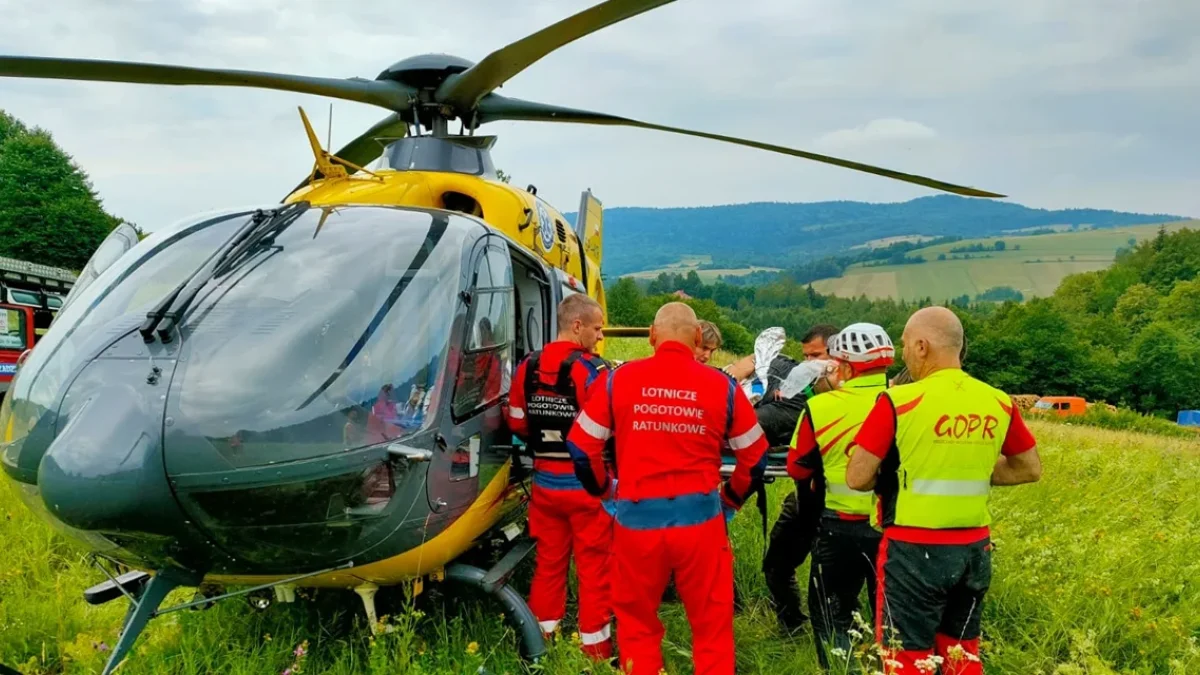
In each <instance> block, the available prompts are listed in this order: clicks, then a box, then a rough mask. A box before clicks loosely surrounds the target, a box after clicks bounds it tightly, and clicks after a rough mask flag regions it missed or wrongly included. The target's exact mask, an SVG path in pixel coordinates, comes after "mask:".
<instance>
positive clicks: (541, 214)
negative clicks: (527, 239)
mask: <svg viewBox="0 0 1200 675" xmlns="http://www.w3.org/2000/svg"><path fill="white" fill-rule="evenodd" d="M535 199H537V198H536V197H535ZM537 214H538V234H539V235H541V239H542V248H543V249H545V250H546V253H549V252H550V251H553V250H554V223H553V222H551V220H550V214H549V213H548V212H547V211H546V205H545V204H543V203H542V200H540V199H537Z"/></svg>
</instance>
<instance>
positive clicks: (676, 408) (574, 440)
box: [567, 302, 767, 675]
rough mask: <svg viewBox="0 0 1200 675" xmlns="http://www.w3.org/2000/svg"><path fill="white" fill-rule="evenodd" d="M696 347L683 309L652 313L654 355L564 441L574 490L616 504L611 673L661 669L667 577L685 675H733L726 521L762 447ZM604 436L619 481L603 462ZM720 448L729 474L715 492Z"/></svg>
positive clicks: (742, 399) (611, 381)
mask: <svg viewBox="0 0 1200 675" xmlns="http://www.w3.org/2000/svg"><path fill="white" fill-rule="evenodd" d="M701 339H702V338H701V333H700V326H699V324H698V323H697V321H696V314H695V313H694V312H693V311H692V309H691V308H690V307H688V306H687V305H685V304H683V303H678V302H672V303H668V304H666V305H663V307H662V308H661V309H659V310H658V314H657V315H656V316H655V317H654V325H653V326H652V327H651V329H650V344H651V345H652V346H653V347H654V356H652V357H650V358H647V359H640V360H637V361H631V362H629V363H626V364H624V365H622V366H621V367H620V368H619V369H617V370H614V371H612V372H611V373H610V374H609V376H608V379H607V380H606V382H605V386H604V387H603V388H597V389H596V390H595V391H593V392H592V393H591V395H590V396H589V397H588V400H587V403H586V404H585V405H584V408H583V412H582V413H581V414H580V415H579V418H578V419H577V420H576V421H575V425H574V426H573V427H572V428H571V433H570V435H569V436H568V438H567V445H568V447H569V448H570V452H571V456H572V458H573V459H574V461H575V473H576V475H577V476H578V477H579V480H580V482H581V483H582V484H583V486H584V488H586V489H587V491H588V492H590V493H591V494H593V495H597V496H604V497H605V498H613V499H615V513H616V526H615V527H614V534H613V576H612V577H611V581H612V584H613V609H614V610H615V612H616V616H617V631H618V633H619V641H620V649H621V664H622V665H623V666H624V668H625V670H626V672H628V673H631V674H632V675H643V674H645V675H657V674H658V672H659V671H660V670H661V669H662V665H663V660H662V638H663V626H662V622H661V621H659V619H658V606H659V603H660V602H661V598H662V596H663V589H664V588H665V587H666V585H667V582H668V580H669V579H670V578H671V576H672V574H673V575H674V577H675V584H676V587H677V588H678V590H679V595H680V597H681V599H682V600H683V605H684V609H685V610H686V611H687V616H688V621H689V623H690V624H691V627H692V653H693V660H694V663H695V672H696V675H718V674H719V675H732V673H733V667H734V653H733V550H732V547H731V546H730V543H729V536H728V532H727V531H726V522H727V520H726V519H727V518H728V517H731V516H732V515H733V513H734V512H735V511H736V510H737V509H738V508H740V507H741V505H742V503H743V502H744V501H745V499H746V497H747V495H749V494H751V493H752V492H753V490H754V487H755V484H756V483H757V482H758V481H759V480H761V479H762V472H763V470H764V468H765V467H766V454H765V453H766V450H767V441H766V438H765V437H764V436H763V431H762V429H761V428H760V427H759V426H758V421H757V420H756V419H755V416H754V409H753V408H752V407H751V405H750V401H749V400H748V399H747V398H746V395H745V394H744V393H742V391H741V389H740V388H739V387H738V386H737V385H736V384H734V383H733V381H732V380H731V379H730V378H728V377H726V376H725V375H724V374H722V373H721V372H720V371H718V370H716V369H714V368H709V367H707V366H705V365H702V364H700V363H699V362H697V361H696V358H695V355H694V351H695V349H696V347H698V346H699V345H700V344H701ZM610 437H612V438H614V439H615V441H616V449H615V463H616V469H617V471H619V473H620V480H619V481H617V480H614V479H613V477H612V476H611V475H610V474H609V471H608V466H607V465H606V463H605V461H604V446H605V442H606V441H607V440H608V439H609V438H610ZM725 443H728V444H729V447H730V448H731V449H732V450H733V451H734V452H735V453H736V455H737V466H736V469H735V470H734V473H733V475H732V476H731V477H730V478H729V480H728V481H726V482H725V483H724V484H722V481H721V477H720V467H721V448H722V446H723V445H724V444H725Z"/></svg>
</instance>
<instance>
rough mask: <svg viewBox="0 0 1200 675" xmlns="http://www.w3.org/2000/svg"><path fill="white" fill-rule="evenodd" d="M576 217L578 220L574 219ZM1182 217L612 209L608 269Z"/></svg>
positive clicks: (811, 254) (833, 205)
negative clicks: (900, 238) (907, 239)
mask: <svg viewBox="0 0 1200 675" xmlns="http://www.w3.org/2000/svg"><path fill="white" fill-rule="evenodd" d="M567 217H568V218H569V219H570V220H571V222H574V220H575V214H574V213H571V214H567ZM1181 219H1182V218H1181V217H1180V216H1173V215H1167V214H1154V215H1148V214H1138V213H1121V212H1117V211H1101V210H1096V209H1066V210H1060V211H1050V210H1046V209H1031V208H1028V207H1025V206H1021V205H1020V204H1014V203H1011V202H1002V201H994V200H987V199H969V198H966V197H957V196H954V195H938V196H932V197H921V198H919V199H914V200H912V201H907V202H900V203H888V204H871V203H866V202H850V201H836V202H814V203H808V204H788V203H755V204H732V205H728V206H707V207H686V208H662V209H655V208H641V207H617V208H611V209H605V212H604V230H605V233H604V270H605V273H606V275H607V276H618V275H621V274H627V273H629V272H637V271H641V270H647V269H655V268H658V267H663V266H665V265H669V264H671V263H674V262H677V261H679V260H680V259H681V258H682V257H684V256H689V255H710V256H712V266H713V267H715V268H733V267H745V266H750V265H761V266H768V267H781V268H788V267H794V266H796V265H797V264H799V263H801V262H804V261H805V260H811V259H813V258H820V257H824V256H828V255H831V254H833V253H837V252H839V251H842V250H844V249H847V248H849V247H851V246H855V245H857V244H862V243H865V242H868V241H872V240H875V239H883V238H886V237H897V236H905V235H914V234H919V235H928V236H944V235H959V236H972V237H973V236H986V235H993V234H1000V233H1001V232H1004V231H1007V230H1022V229H1028V228H1039V227H1049V226H1054V225H1091V226H1093V227H1117V226H1121V225H1136V224H1144V223H1161V222H1166V221H1172V220H1181Z"/></svg>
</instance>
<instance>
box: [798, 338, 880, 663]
mask: <svg viewBox="0 0 1200 675" xmlns="http://www.w3.org/2000/svg"><path fill="white" fill-rule="evenodd" d="M828 351H829V356H830V357H831V358H833V359H834V360H835V362H836V363H837V372H836V374H835V375H834V380H835V381H836V382H837V384H838V386H837V388H836V389H834V390H833V391H831V392H829V393H828V394H824V395H822V396H817V397H815V398H813V399H811V400H809V401H808V403H807V405H806V406H805V410H804V414H803V416H802V417H801V418H800V422H799V424H797V425H796V433H795V436H793V438H792V445H791V449H790V450H789V452H788V463H787V468H788V475H789V476H791V477H792V479H793V480H795V481H796V490H797V491H803V490H812V491H815V492H823V493H824V504H825V506H824V509H823V512H822V514H821V520H820V531H819V534H818V536H817V541H816V546H815V547H814V548H813V552H812V566H811V568H810V570H809V584H808V607H809V612H810V613H811V614H812V622H813V637H814V643H815V644H816V648H817V658H818V660H819V661H820V663H821V667H822V668H825V669H827V670H828V669H829V668H830V659H829V656H828V650H829V649H830V648H831V647H832V648H838V649H841V650H843V651H845V652H849V651H850V649H851V642H850V630H851V628H852V627H853V617H854V613H855V612H857V611H858V608H859V603H858V595H859V593H861V592H862V589H863V586H864V585H866V588H867V598H868V599H869V601H870V604H871V608H872V610H873V609H874V607H875V554H876V552H877V551H878V550H879V539H880V535H879V532H878V531H876V530H875V529H874V528H873V527H871V522H870V516H871V513H872V510H873V506H874V495H873V494H871V492H869V491H866V492H860V491H856V490H852V489H850V488H849V487H847V486H846V465H847V464H848V463H849V460H850V456H851V453H852V452H853V451H854V447H853V445H852V441H853V440H854V435H853V432H854V431H855V430H856V429H858V427H860V426H861V425H862V423H863V420H865V419H866V417H867V413H869V412H870V411H871V408H872V407H874V405H875V399H876V397H877V396H878V395H879V394H880V392H882V391H883V390H884V389H886V388H887V369H888V366H890V365H892V361H893V359H894V358H895V348H894V347H893V346H892V340H891V338H890V337H889V336H888V334H887V332H886V331H884V329H883V328H882V327H881V326H878V325H875V324H871V323H856V324H852V325H849V326H846V327H845V328H843V329H842V330H841V331H840V332H839V333H837V334H836V335H834V336H833V337H832V338H831V339H830V341H829V349H828Z"/></svg>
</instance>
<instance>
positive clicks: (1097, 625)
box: [0, 339, 1200, 675]
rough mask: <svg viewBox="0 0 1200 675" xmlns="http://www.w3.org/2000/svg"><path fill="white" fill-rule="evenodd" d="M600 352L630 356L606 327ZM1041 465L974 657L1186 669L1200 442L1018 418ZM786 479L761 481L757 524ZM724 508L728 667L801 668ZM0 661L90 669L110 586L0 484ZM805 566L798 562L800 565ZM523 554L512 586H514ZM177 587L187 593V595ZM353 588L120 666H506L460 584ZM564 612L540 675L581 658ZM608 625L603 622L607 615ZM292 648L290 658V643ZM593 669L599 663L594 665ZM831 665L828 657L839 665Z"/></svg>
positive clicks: (680, 652)
mask: <svg viewBox="0 0 1200 675" xmlns="http://www.w3.org/2000/svg"><path fill="white" fill-rule="evenodd" d="M611 342H612V343H613V344H612V345H610V346H611V347H612V348H613V349H612V353H610V356H612V357H616V358H620V357H625V358H629V357H632V356H636V355H638V354H644V353H645V347H644V346H642V345H644V344H645V343H644V341H641V340H632V339H631V340H615V339H614V340H612V341H611ZM1031 427H1032V429H1033V431H1034V433H1035V435H1037V437H1038V439H1039V441H1040V449H1041V452H1042V456H1043V461H1044V463H1045V477H1044V478H1043V480H1042V482H1041V483H1039V484H1037V485H1034V486H1023V487H1017V488H998V489H997V490H996V492H995V497H994V507H993V514H994V518H995V525H994V540H995V542H996V556H995V565H996V569H995V578H994V580H993V585H992V591H991V594H990V595H989V596H988V600H987V603H986V604H985V606H984V608H983V612H984V614H983V616H984V631H985V635H984V641H983V652H984V660H985V663H986V664H987V667H988V669H989V672H993V673H1021V674H1034V673H1043V674H1044V675H1084V674H1091V675H1114V674H1116V673H1121V674H1127V673H1128V674H1133V673H1136V674H1138V675H1151V674H1156V675H1158V674H1166V675H1184V674H1185V673H1198V672H1200V648H1198V647H1197V636H1198V635H1200V557H1197V555H1196V551H1197V550H1200V530H1197V528H1196V527H1195V524H1196V523H1197V522H1200V496H1197V494H1196V490H1195V486H1196V485H1197V484H1200V443H1197V442H1195V441H1192V440H1186V439H1176V438H1165V437H1160V436H1148V435H1142V434H1132V433H1124V432H1115V431H1107V430H1100V429H1091V428H1077V427H1071V426H1066V425H1062V424H1043V423H1036V422H1035V423H1032V424H1031ZM787 489H788V486H786V485H783V484H777V485H774V486H772V489H771V491H770V496H771V509H770V517H771V519H772V521H773V520H774V518H775V517H776V515H777V514H778V509H779V504H780V501H781V500H782V498H783V496H784V494H785V491H786V490H787ZM746 510H748V511H749V513H742V514H740V515H739V516H738V517H737V518H735V519H734V521H733V523H732V536H733V540H734V546H735V549H736V551H737V562H736V570H735V573H736V577H737V584H738V586H739V588H740V590H741V592H742V595H743V598H744V599H745V602H746V607H745V609H744V610H743V611H742V612H740V613H739V615H738V617H737V619H736V632H737V645H738V646H737V649H738V672H739V673H771V674H772V675H775V674H781V673H789V674H790V673H798V674H807V673H817V672H818V670H817V667H816V659H815V657H814V656H813V646H812V643H811V637H810V634H808V633H806V634H804V635H801V636H799V637H797V638H794V639H783V638H781V637H780V636H779V634H778V632H777V630H776V627H775V623H774V620H773V618H772V614H771V610H770V608H769V606H768V604H767V599H766V598H767V594H766V588H765V587H764V585H763V582H762V574H761V572H760V571H759V567H760V560H761V554H762V550H763V540H762V536H761V534H760V532H759V529H758V514H757V513H756V512H755V510H754V506H753V505H747V507H746ZM0 515H2V516H3V518H0V541H2V542H4V546H3V548H2V549H0V663H4V664H5V665H9V666H16V667H18V668H19V669H20V670H21V672H23V673H26V674H27V675H28V674H33V673H73V674H74V673H79V674H84V673H93V672H97V671H98V669H99V667H100V666H101V665H102V661H103V659H104V657H105V654H106V650H107V648H108V645H111V644H113V642H114V641H115V640H116V631H117V628H118V626H119V623H120V619H121V616H122V614H123V613H124V611H125V607H124V605H125V603H124V601H116V602H113V603H110V604H109V605H104V606H101V607H91V606H89V605H87V604H85V603H84V602H83V600H82V598H81V596H80V591H81V590H82V589H83V588H85V587H87V586H89V585H92V584H94V583H97V582H99V581H100V580H101V579H102V578H101V577H100V576H99V574H98V573H96V572H94V571H93V570H91V569H90V568H89V567H87V566H86V565H85V564H84V563H83V556H82V553H81V552H80V551H79V550H78V549H76V548H74V547H73V546H70V545H68V544H67V543H65V542H64V541H63V540H62V539H60V538H59V537H58V536H56V535H54V534H52V532H51V531H50V530H49V529H48V528H47V527H46V526H45V525H44V524H43V523H41V522H40V521H38V520H36V519H35V518H34V517H32V516H31V515H30V514H29V512H27V511H26V510H25V509H24V508H23V507H22V505H21V504H20V503H19V502H18V501H17V499H16V498H15V496H13V495H12V494H11V490H10V489H8V487H7V481H6V487H4V488H0ZM806 573H807V565H805V566H804V567H803V568H801V574H806ZM527 580H528V569H523V570H522V574H521V577H520V578H519V579H518V580H517V582H516V583H517V586H518V588H520V589H521V590H525V589H527ZM179 599H182V600H187V599H189V597H188V594H187V593H186V592H181V593H180V594H179ZM359 607H360V604H359V602H358V599H357V597H355V596H354V595H353V594H352V593H349V592H322V593H320V594H318V595H316V596H315V597H314V598H312V600H311V601H305V600H301V601H298V602H297V603H296V604H293V605H275V606H272V607H271V608H269V609H267V610H266V611H258V610H255V609H252V608H250V607H249V606H248V605H247V603H246V602H244V601H242V600H239V599H233V600H229V601H226V602H224V603H221V604H218V605H217V606H216V607H214V608H212V609H209V610H207V611H202V612H191V611H184V612H179V613H175V614H169V615H167V616H165V617H164V618H162V619H158V620H156V623H154V624H152V626H151V628H150V629H149V630H148V631H147V632H146V634H144V635H143V637H142V639H141V641H139V646H138V649H137V653H136V654H135V658H133V659H131V660H130V661H128V662H127V663H126V665H125V666H124V667H123V668H122V669H121V671H120V672H121V673H122V675H137V674H144V673H178V674H185V673H186V674H195V675H201V674H205V675H206V674H208V673H223V674H229V675H250V674H254V675H260V674H263V673H267V674H270V673H282V672H284V671H285V670H286V669H289V668H290V669H291V671H292V673H298V672H301V671H300V670H297V669H296V668H295V667H294V666H295V665H297V663H298V664H299V665H300V667H301V669H302V671H303V672H304V673H334V674H338V675H351V674H356V675H357V674H360V673H372V674H378V675H383V674H385V673H386V674H387V675H394V674H397V673H401V674H404V673H412V674H416V673H423V674H426V675H428V674H445V675H460V674H464V673H475V672H479V671H478V668H479V667H480V666H485V667H486V669H487V671H488V672H491V673H504V672H507V673H520V672H525V669H524V668H523V666H522V665H521V664H520V662H519V660H518V658H517V651H516V638H515V637H514V635H513V632H512V630H511V628H509V627H508V625H507V624H506V623H505V622H504V620H503V617H502V616H501V613H500V609H499V607H498V606H496V605H493V604H491V603H490V602H488V601H480V600H478V599H477V598H476V596H474V595H473V594H472V593H469V592H461V593H459V592H454V591H452V590H451V589H448V588H442V587H441V586H440V585H439V584H429V585H427V586H426V591H425V595H423V596H422V597H421V598H418V600H417V602H416V604H415V606H410V605H407V604H406V603H405V602H403V599H402V598H398V597H397V598H396V600H395V601H394V602H393V603H392V607H391V609H390V610H389V612H390V614H391V617H390V618H389V622H390V623H392V624H393V625H394V626H396V629H395V631H394V632H392V633H390V634H388V635H386V636H381V637H379V638H377V639H372V638H370V637H369V633H368V632H367V630H366V626H365V625H364V623H365V622H364V620H363V619H362V618H361V615H360V614H361V612H360V610H359ZM662 613H663V615H664V617H665V622H666V624H667V640H666V643H665V645H664V651H665V653H666V657H667V660H668V669H669V671H670V672H672V673H690V672H691V666H690V654H689V652H688V645H689V643H688V629H687V621H686V617H685V615H684V612H683V607H682V606H681V605H679V604H667V605H664V607H663V611H662ZM573 630H574V628H571V627H568V628H567V629H566V632H565V633H564V634H563V636H562V639H561V641H560V642H559V643H557V644H556V645H554V646H553V648H552V651H551V654H550V657H549V660H548V661H547V662H546V664H545V668H544V670H543V671H541V672H547V673H579V672H581V671H582V669H583V667H584V666H585V665H586V664H585V662H584V661H583V660H582V659H581V657H579V656H578V654H577V652H576V648H575V646H574V644H573V643H572V639H573V636H572V632H573ZM618 635H619V629H618ZM301 646H302V647H303V654H304V655H303V656H297V655H296V654H297V648H298V647H301ZM592 672H610V671H608V670H607V669H594V670H593V671H592ZM838 672H840V671H838Z"/></svg>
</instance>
